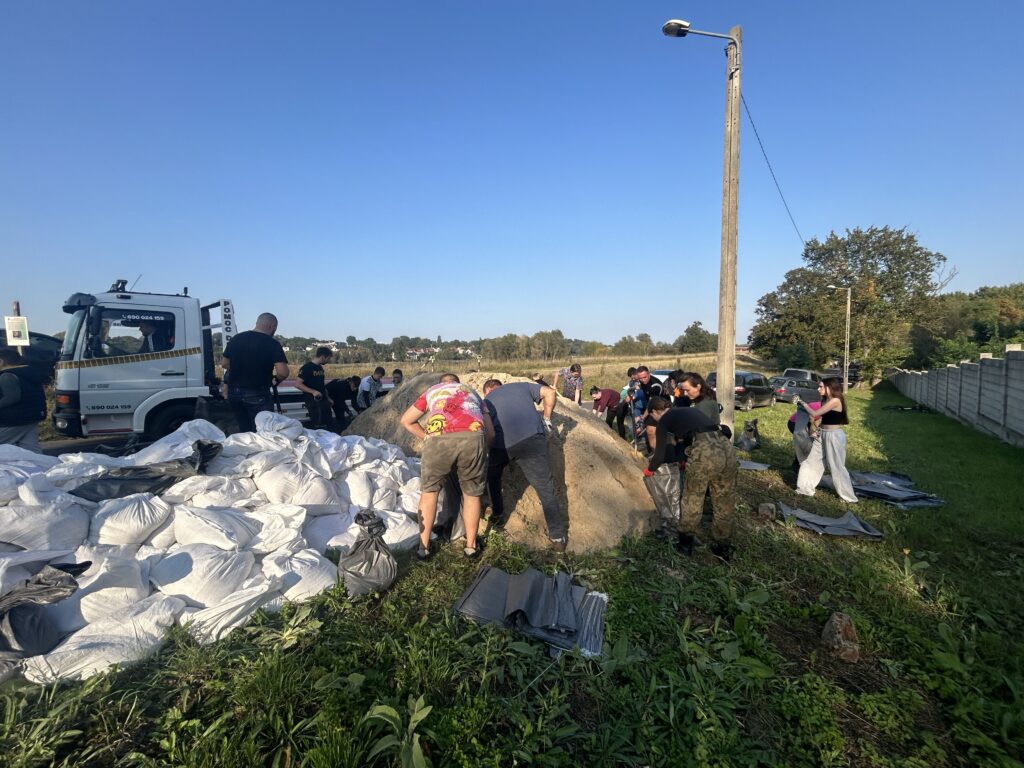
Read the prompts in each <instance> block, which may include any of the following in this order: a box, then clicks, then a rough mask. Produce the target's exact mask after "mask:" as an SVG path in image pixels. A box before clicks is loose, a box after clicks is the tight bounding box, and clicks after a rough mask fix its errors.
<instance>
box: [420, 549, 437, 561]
mask: <svg viewBox="0 0 1024 768" xmlns="http://www.w3.org/2000/svg"><path fill="white" fill-rule="evenodd" d="M431 554H433V553H432V552H431V551H430V547H419V548H418V549H417V550H416V557H418V558H419V559H420V560H429V559H430V556H431Z"/></svg>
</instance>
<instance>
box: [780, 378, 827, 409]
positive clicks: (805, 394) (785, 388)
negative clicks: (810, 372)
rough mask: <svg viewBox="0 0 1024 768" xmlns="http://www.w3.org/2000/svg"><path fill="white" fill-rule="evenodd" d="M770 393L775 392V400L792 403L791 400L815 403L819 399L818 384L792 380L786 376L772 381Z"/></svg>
mask: <svg viewBox="0 0 1024 768" xmlns="http://www.w3.org/2000/svg"><path fill="white" fill-rule="evenodd" d="M772 391H773V392H775V399H776V400H784V401H785V402H787V403H792V402H793V398H795V397H798V396H799V398H800V399H801V400H808V401H815V400H817V399H818V398H819V395H818V383H817V382H815V381H811V380H810V379H794V378H787V377H786V376H776V377H775V378H773V379H772Z"/></svg>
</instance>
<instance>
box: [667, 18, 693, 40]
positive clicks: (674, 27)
mask: <svg viewBox="0 0 1024 768" xmlns="http://www.w3.org/2000/svg"><path fill="white" fill-rule="evenodd" d="M689 31H690V22H688V21H683V20H682V19H669V20H668V21H666V22H665V23H664V24H662V25H661V33H662V34H663V35H665V37H686V33H687V32H689Z"/></svg>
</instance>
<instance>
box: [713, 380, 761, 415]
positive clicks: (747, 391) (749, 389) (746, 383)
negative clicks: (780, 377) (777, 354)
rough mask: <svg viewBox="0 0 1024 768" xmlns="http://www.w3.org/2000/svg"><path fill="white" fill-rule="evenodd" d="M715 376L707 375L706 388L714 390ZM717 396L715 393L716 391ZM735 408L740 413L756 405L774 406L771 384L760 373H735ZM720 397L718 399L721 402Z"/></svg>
mask: <svg viewBox="0 0 1024 768" xmlns="http://www.w3.org/2000/svg"><path fill="white" fill-rule="evenodd" d="M716 380H717V376H716V374H715V371H712V372H711V373H709V374H708V378H707V382H708V386H709V387H711V388H712V389H716V387H715V382H716ZM716 394H717V391H716ZM734 397H735V400H736V407H737V408H739V409H740V410H741V411H749V410H751V409H752V408H754V407H755V406H758V405H767V406H769V407H771V406H773V405H775V390H774V389H772V385H771V382H769V381H768V379H767V378H766V377H765V376H764V374H762V373H751V372H750V371H736V384H735V388H734ZM721 399H722V398H721V397H719V398H718V400H719V402H721Z"/></svg>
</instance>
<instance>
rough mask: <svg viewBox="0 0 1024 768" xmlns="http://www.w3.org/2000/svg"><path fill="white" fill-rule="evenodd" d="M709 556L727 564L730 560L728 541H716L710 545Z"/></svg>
mask: <svg viewBox="0 0 1024 768" xmlns="http://www.w3.org/2000/svg"><path fill="white" fill-rule="evenodd" d="M710 549H711V554H713V555H714V556H715V557H717V558H718V559H719V560H724V561H725V562H727V563H728V562H729V561H730V560H731V559H732V544H730V543H729V542H728V541H716V542H713V543H712V544H711V547H710Z"/></svg>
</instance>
